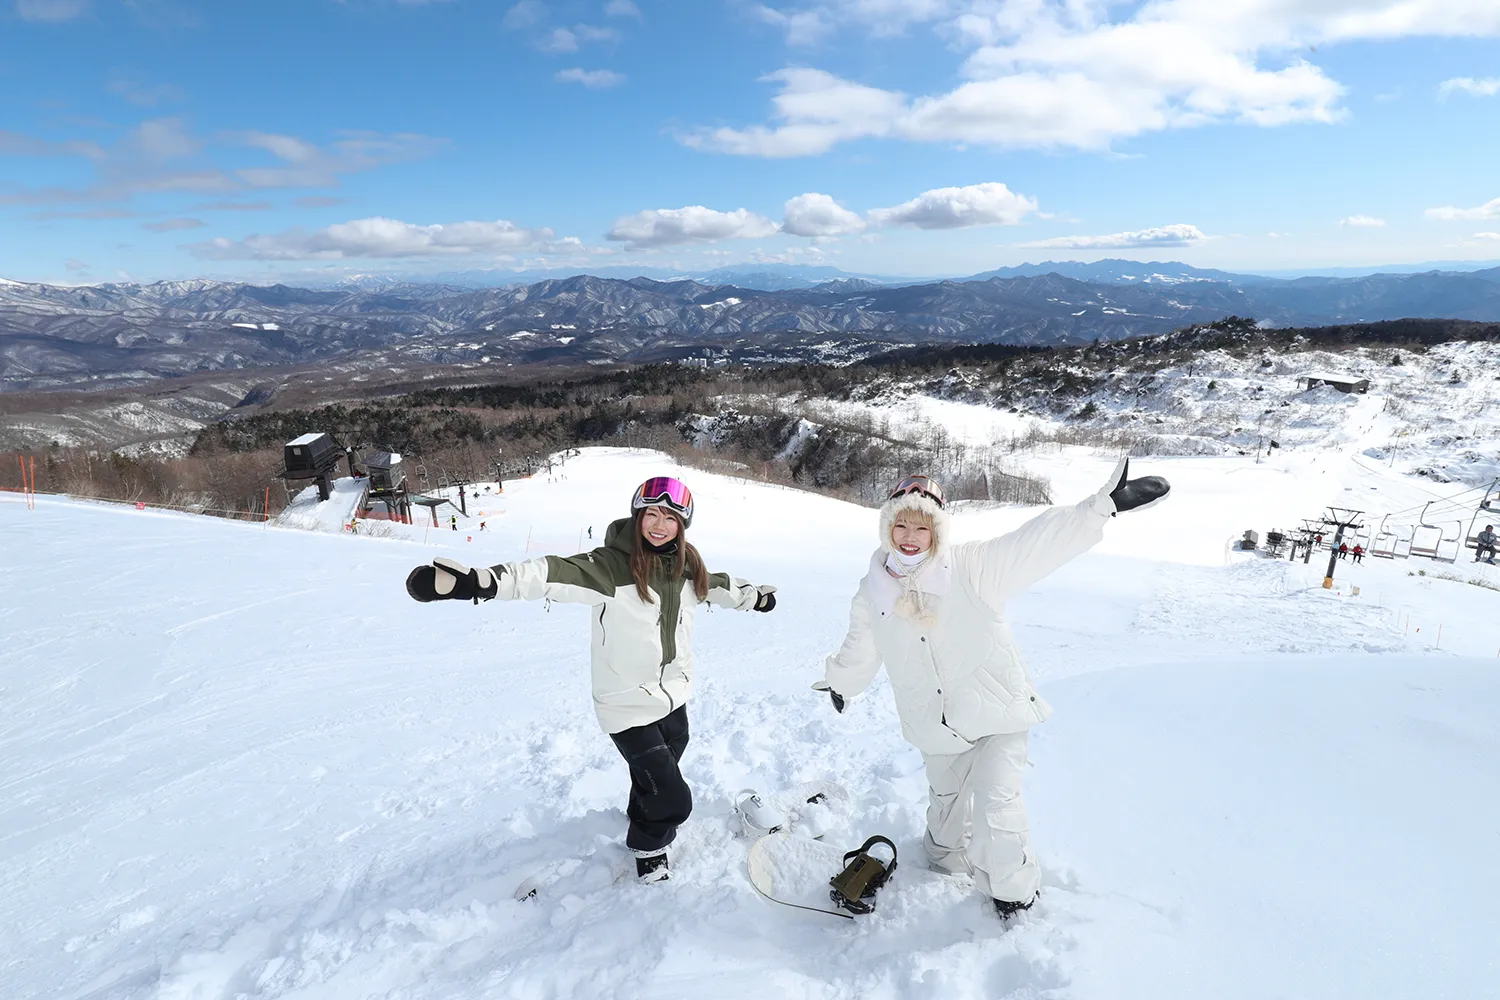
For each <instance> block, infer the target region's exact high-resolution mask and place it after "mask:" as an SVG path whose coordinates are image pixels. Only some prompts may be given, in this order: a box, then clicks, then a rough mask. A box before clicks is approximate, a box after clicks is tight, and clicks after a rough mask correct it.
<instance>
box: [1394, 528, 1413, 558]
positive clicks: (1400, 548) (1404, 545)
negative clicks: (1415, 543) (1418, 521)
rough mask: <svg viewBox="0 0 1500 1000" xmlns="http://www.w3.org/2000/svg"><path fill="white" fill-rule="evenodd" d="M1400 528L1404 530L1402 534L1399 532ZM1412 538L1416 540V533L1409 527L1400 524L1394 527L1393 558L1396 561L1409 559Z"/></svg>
mask: <svg viewBox="0 0 1500 1000" xmlns="http://www.w3.org/2000/svg"><path fill="white" fill-rule="evenodd" d="M1402 528H1405V529H1406V531H1405V532H1404V533H1403V532H1402V530H1401V529H1402ZM1414 538H1416V531H1415V530H1414V529H1413V528H1412V527H1411V525H1408V524H1401V525H1397V526H1396V546H1395V556H1396V558H1397V559H1409V558H1411V543H1412V540H1413V539H1414Z"/></svg>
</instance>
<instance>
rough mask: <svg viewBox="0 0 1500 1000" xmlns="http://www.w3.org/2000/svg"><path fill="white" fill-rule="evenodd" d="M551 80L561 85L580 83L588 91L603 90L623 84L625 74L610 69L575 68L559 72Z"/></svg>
mask: <svg viewBox="0 0 1500 1000" xmlns="http://www.w3.org/2000/svg"><path fill="white" fill-rule="evenodd" d="M553 79H555V80H557V81H559V82H561V83H581V84H583V85H584V86H585V87H587V88H589V89H590V90H604V89H606V88H608V87H618V86H619V85H620V84H622V83H624V82H625V74H623V73H616V72H615V71H614V70H610V69H580V68H579V67H576V66H575V67H573V68H572V69H564V70H559V71H558V72H557V73H556V74H555V75H554V77H553Z"/></svg>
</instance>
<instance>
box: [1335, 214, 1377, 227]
mask: <svg viewBox="0 0 1500 1000" xmlns="http://www.w3.org/2000/svg"><path fill="white" fill-rule="evenodd" d="M1339 225H1341V226H1346V227H1348V226H1352V227H1354V228H1356V229H1380V228H1382V227H1383V226H1385V220H1384V219H1377V218H1375V216H1373V215H1351V216H1349V217H1348V218H1347V219H1340V220H1339Z"/></svg>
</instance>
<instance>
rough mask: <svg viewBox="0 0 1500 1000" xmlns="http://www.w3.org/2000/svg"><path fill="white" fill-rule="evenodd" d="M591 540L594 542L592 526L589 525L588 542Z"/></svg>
mask: <svg viewBox="0 0 1500 1000" xmlns="http://www.w3.org/2000/svg"><path fill="white" fill-rule="evenodd" d="M593 540H594V526H593V525H592V524H591V525H589V541H591V542H592V541H593Z"/></svg>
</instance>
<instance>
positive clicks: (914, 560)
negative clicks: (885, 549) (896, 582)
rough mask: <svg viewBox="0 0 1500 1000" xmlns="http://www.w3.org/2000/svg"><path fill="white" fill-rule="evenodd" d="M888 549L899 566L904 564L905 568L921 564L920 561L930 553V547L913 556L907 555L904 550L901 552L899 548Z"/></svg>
mask: <svg viewBox="0 0 1500 1000" xmlns="http://www.w3.org/2000/svg"><path fill="white" fill-rule="evenodd" d="M890 551H891V557H892V558H893V559H895V560H896V562H897V563H899V564H900V565H901V566H904V567H905V568H907V569H911V568H912V567H914V566H920V565H922V563H923V562H924V561H925V560H926V559H927V557H928V556H929V555H931V554H932V550H931V549H928V550H927V551H925V552H918V553H917V554H916V555H914V556H909V555H907V554H906V553H905V552H902V551H901V550H900V549H891V550H890Z"/></svg>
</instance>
